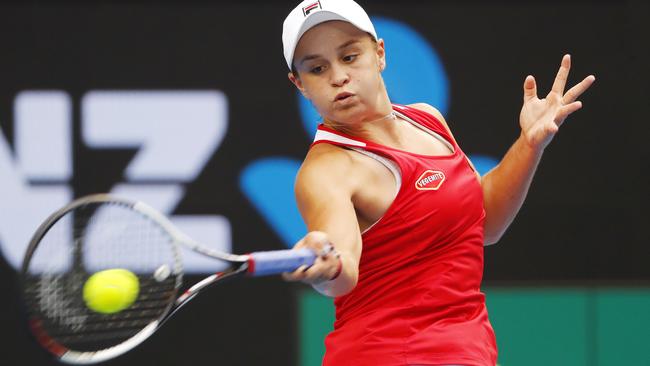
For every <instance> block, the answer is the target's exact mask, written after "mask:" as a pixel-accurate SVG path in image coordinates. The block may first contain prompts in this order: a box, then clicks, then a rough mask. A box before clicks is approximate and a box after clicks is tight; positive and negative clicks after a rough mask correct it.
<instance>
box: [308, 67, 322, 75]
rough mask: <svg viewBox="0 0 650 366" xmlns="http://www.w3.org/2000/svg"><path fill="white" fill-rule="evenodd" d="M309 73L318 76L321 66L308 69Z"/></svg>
mask: <svg viewBox="0 0 650 366" xmlns="http://www.w3.org/2000/svg"><path fill="white" fill-rule="evenodd" d="M309 72H310V73H312V74H316V75H318V74H320V73H321V72H323V66H315V67H312V68H311V69H309Z"/></svg>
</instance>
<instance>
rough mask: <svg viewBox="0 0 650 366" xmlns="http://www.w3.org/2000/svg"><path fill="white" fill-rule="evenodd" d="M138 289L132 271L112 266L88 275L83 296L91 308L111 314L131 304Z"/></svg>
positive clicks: (136, 295)
mask: <svg viewBox="0 0 650 366" xmlns="http://www.w3.org/2000/svg"><path fill="white" fill-rule="evenodd" d="M139 291H140V283H139V281H138V277H137V276H136V275H135V274H133V272H131V271H128V270H126V269H121V268H114V269H107V270H104V271H100V272H96V273H94V274H93V275H92V276H90V277H89V278H88V280H87V281H86V283H85V284H84V288H83V298H84V301H85V302H86V306H88V308H90V309H91V310H93V311H96V312H98V313H102V314H113V313H117V312H118V311H122V310H124V309H126V308H128V307H129V306H131V304H133V302H134V301H135V299H136V298H137V297H138V292H139Z"/></svg>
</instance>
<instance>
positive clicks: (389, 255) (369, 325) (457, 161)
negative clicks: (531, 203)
mask: <svg viewBox="0 0 650 366" xmlns="http://www.w3.org/2000/svg"><path fill="white" fill-rule="evenodd" d="M393 109H394V111H395V112H396V113H397V114H398V115H399V116H400V117H402V118H404V119H406V120H408V121H409V122H411V123H412V124H414V125H415V126H416V127H419V128H421V129H423V130H424V131H427V132H429V133H430V134H431V135H432V136H436V135H437V137H438V138H440V139H441V141H443V142H444V143H445V144H447V145H448V146H449V147H450V149H451V150H453V153H452V154H451V155H447V156H426V155H420V154H414V153H408V152H405V151H401V150H397V149H393V148H390V147H386V146H382V145H379V144H376V143H373V142H372V141H366V140H362V139H358V138H352V137H350V136H346V135H344V134H341V133H340V132H337V131H335V130H333V129H330V128H328V127H325V126H323V125H321V126H319V127H318V132H317V134H316V138H315V141H314V144H318V143H329V144H334V145H338V146H343V147H347V148H352V149H356V150H358V151H359V152H361V153H365V154H367V155H371V156H372V157H375V158H376V159H377V160H379V161H380V162H382V163H383V164H385V165H387V166H388V167H389V168H391V165H393V166H394V165H396V167H394V169H392V171H393V172H394V174H396V175H397V178H398V183H399V190H398V192H397V195H396V197H395V199H394V201H393V203H392V204H391V205H390V207H389V208H388V210H387V211H386V212H385V214H384V215H383V217H382V218H381V219H380V220H379V221H378V222H377V223H375V224H374V225H373V226H372V227H370V228H369V229H368V230H366V231H365V232H364V233H363V234H362V241H363V249H362V254H361V260H360V263H359V281H358V283H357V286H356V287H355V288H354V289H353V290H352V291H351V292H350V293H348V294H347V295H344V296H340V297H337V298H336V299H335V300H334V303H335V305H336V321H335V323H334V331H332V332H331V333H330V334H329V335H328V336H327V338H326V339H325V346H326V352H325V357H324V360H323V365H324V366H365V365H368V366H371V365H372V366H403V365H440V364H461V365H480V366H484V365H495V364H496V357H497V350H496V340H495V337H494V332H493V330H492V326H491V325H490V322H489V321H488V316H487V310H486V307H485V296H484V295H483V293H481V291H480V285H481V279H482V275H483V220H484V218H485V211H484V208H483V193H482V189H481V186H480V183H479V182H478V180H477V178H476V174H475V172H474V171H473V170H472V168H471V167H470V165H469V163H468V162H467V160H466V158H465V155H464V154H463V152H462V151H461V150H460V148H459V147H458V145H457V144H456V143H455V142H454V140H453V138H451V136H450V135H449V133H448V132H447V130H446V129H445V127H444V126H443V125H442V124H441V122H440V121H438V120H437V119H436V118H435V117H434V116H432V115H431V114H429V113H426V112H423V111H420V110H418V109H414V108H410V107H406V106H400V105H393ZM432 138H433V137H432ZM368 152H369V153H370V154H368ZM395 168H396V169H395Z"/></svg>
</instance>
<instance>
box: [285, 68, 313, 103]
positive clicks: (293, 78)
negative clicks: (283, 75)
mask: <svg viewBox="0 0 650 366" xmlns="http://www.w3.org/2000/svg"><path fill="white" fill-rule="evenodd" d="M287 76H288V77H289V81H291V83H292V84H293V85H295V86H296V88H298V90H300V93H301V94H302V95H303V96H304V97H305V98H307V99H309V96H308V95H307V90H305V88H304V86H303V85H302V80H300V76H298V75H295V74H294V73H293V72H289V74H288V75H287Z"/></svg>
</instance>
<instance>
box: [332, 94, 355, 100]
mask: <svg viewBox="0 0 650 366" xmlns="http://www.w3.org/2000/svg"><path fill="white" fill-rule="evenodd" d="M353 95H354V94H353V93H349V92H343V93H339V94H337V95H336V97H335V98H334V101H335V102H339V101H342V100H346V99H348V98H350V97H351V96H353Z"/></svg>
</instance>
